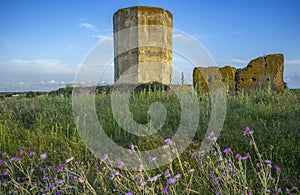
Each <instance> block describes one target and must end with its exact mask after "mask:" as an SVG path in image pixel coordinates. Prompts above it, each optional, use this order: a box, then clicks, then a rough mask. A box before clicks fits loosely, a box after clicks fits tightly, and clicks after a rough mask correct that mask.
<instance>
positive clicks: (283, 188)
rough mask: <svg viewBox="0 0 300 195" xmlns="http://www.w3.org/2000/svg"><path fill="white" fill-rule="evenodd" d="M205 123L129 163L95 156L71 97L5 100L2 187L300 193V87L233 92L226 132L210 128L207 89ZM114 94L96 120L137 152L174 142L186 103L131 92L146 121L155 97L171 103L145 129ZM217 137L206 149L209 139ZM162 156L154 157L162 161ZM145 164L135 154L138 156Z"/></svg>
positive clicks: (99, 104)
mask: <svg viewBox="0 0 300 195" xmlns="http://www.w3.org/2000/svg"><path fill="white" fill-rule="evenodd" d="M197 98H198V100H199V105H200V107H201V109H200V112H201V117H200V119H199V127H198V132H197V133H196V135H195V137H194V140H193V141H192V143H191V145H190V146H189V147H188V148H187V149H186V150H185V151H184V152H183V153H182V154H181V155H180V156H179V157H178V158H176V159H175V160H174V161H172V162H170V163H169V164H167V165H165V166H163V167H158V168H157V169H154V170H149V171H143V170H140V171H135V172H134V171H126V170H124V169H122V168H124V167H125V168H126V164H125V163H123V161H122V159H120V160H118V162H117V164H118V166H117V167H113V166H112V163H113V162H112V161H111V160H110V156H109V154H107V155H104V156H103V157H102V158H101V159H97V158H96V157H94V156H93V154H91V153H90V151H89V150H88V148H87V147H86V146H85V145H84V143H83V141H82V140H81V138H80V136H79V134H78V132H77V129H76V126H75V123H74V118H73V112H72V99H71V97H70V96H68V95H65V96H63V95H62V96H47V95H43V96H39V97H33V98H15V97H10V98H5V99H0V152H1V153H0V194H299V193H300V188H299V187H298V186H300V144H299V143H300V120H299V119H300V94H299V93H298V94H297V91H291V90H288V89H287V90H286V91H285V93H282V94H273V93H272V92H270V91H268V90H265V91H256V92H253V93H248V94H243V93H240V94H235V95H232V94H228V106H227V115H226V119H225V123H224V126H223V130H222V132H221V135H220V137H218V139H217V140H216V139H215V138H214V132H211V133H210V135H209V136H208V137H205V136H204V135H205V132H206V129H207V125H208V121H209V119H210V98H209V96H208V95H205V94H198V97H197ZM110 101H111V100H110V94H108V93H103V94H99V95H97V96H96V98H95V102H96V108H97V113H98V119H99V122H100V123H101V125H102V126H103V128H104V129H105V132H106V134H107V135H108V136H109V137H111V139H112V140H113V141H114V142H116V143H118V144H119V145H121V146H123V147H124V148H128V153H130V154H131V155H133V156H138V155H139V151H143V150H149V149H153V148H157V147H160V146H162V145H165V147H164V150H165V154H166V155H167V154H168V152H169V151H170V150H176V149H177V148H176V143H175V142H173V141H172V135H174V133H175V132H176V129H177V128H178V126H179V123H180V118H181V116H180V104H179V102H178V98H177V97H176V95H174V94H172V93H170V92H166V91H155V92H141V93H134V94H132V95H131V98H130V102H131V104H130V110H131V113H132V116H133V118H134V120H135V121H137V122H138V123H142V124H145V123H147V122H148V121H149V118H150V117H149V113H148V109H149V106H150V105H151V104H152V103H154V102H157V101H159V102H161V103H162V104H163V105H164V106H165V108H166V110H167V118H166V121H165V124H164V126H163V127H162V129H161V130H160V131H159V132H158V133H156V134H153V135H151V136H149V137H147V138H144V137H137V136H134V135H132V134H130V133H128V132H126V131H124V130H123V129H121V128H120V127H119V126H118V124H117V122H116V121H115V120H114V118H113V114H112V109H111V103H110ZM205 139H210V140H211V141H213V142H214V145H213V147H212V148H211V149H210V150H209V151H200V150H199V147H200V144H201V141H202V140H205ZM156 158H165V156H157V157H153V158H151V159H149V161H151V163H155V161H156ZM137 163H138V162H137Z"/></svg>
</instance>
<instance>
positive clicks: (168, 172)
mask: <svg viewBox="0 0 300 195" xmlns="http://www.w3.org/2000/svg"><path fill="white" fill-rule="evenodd" d="M168 177H170V170H169V169H167V170H166V171H165V178H168Z"/></svg>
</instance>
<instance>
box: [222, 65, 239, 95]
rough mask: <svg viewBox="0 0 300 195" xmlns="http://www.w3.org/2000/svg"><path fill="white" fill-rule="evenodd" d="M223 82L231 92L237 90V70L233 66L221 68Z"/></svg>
mask: <svg viewBox="0 0 300 195" xmlns="http://www.w3.org/2000/svg"><path fill="white" fill-rule="evenodd" d="M220 71H221V76H222V81H223V82H224V83H225V86H226V87H228V89H229V90H230V91H235V90H236V83H235V79H236V78H235V76H236V68H234V67H231V66H225V67H223V68H220Z"/></svg>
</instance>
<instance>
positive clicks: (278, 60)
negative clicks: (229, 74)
mask: <svg viewBox="0 0 300 195" xmlns="http://www.w3.org/2000/svg"><path fill="white" fill-rule="evenodd" d="M283 70H284V57H283V54H272V55H267V56H264V57H259V58H256V59H254V60H251V61H250V63H249V64H248V65H247V67H246V68H243V69H241V70H238V74H237V77H236V82H237V90H242V89H244V90H252V89H256V88H258V87H261V88H265V87H266V86H267V85H268V84H271V86H272V89H273V90H275V91H278V92H281V91H283V90H284V82H283Z"/></svg>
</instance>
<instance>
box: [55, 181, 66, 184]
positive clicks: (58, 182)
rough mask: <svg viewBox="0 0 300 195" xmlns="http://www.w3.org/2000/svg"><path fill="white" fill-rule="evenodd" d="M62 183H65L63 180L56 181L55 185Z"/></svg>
mask: <svg viewBox="0 0 300 195" xmlns="http://www.w3.org/2000/svg"><path fill="white" fill-rule="evenodd" d="M64 182H65V180H58V181H56V182H55V184H56V185H58V184H62V183H64Z"/></svg>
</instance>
